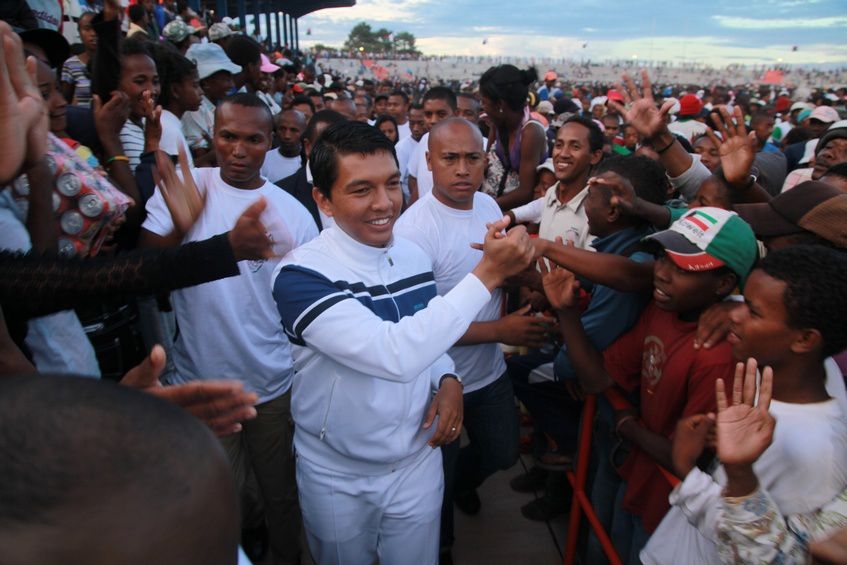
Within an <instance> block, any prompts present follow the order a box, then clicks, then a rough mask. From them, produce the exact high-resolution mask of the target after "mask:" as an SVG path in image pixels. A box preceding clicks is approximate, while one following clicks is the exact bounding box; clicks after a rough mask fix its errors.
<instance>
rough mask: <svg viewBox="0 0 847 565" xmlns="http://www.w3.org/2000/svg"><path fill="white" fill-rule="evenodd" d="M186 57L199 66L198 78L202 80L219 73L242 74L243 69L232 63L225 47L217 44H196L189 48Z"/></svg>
mask: <svg viewBox="0 0 847 565" xmlns="http://www.w3.org/2000/svg"><path fill="white" fill-rule="evenodd" d="M185 56H186V57H187V58H188V59H190V60H191V61H193V62H194V64H196V65H197V76H198V78H199V79H200V80H203V79H204V78H207V77H210V76H212V75H213V74H215V73H217V72H219V71H228V72H230V73H232V74H236V73H240V72H241V67H240V66H239V65H236V64H235V63H233V62H232V61H230V60H229V57H227V56H226V52H225V51H224V50H223V47H221V46H220V45H218V44H217V43H195V44H194V45H192V46H191V47H189V48H188V51H186V52H185Z"/></svg>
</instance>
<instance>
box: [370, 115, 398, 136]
mask: <svg viewBox="0 0 847 565" xmlns="http://www.w3.org/2000/svg"><path fill="white" fill-rule="evenodd" d="M385 122H391V123H392V124H394V130H395V131H396V132H397V141H400V128H398V127H397V120H396V119H395V118H394V116H389V115H388V114H381V115H380V116H379V117H378V118H377V119H376V121H375V122H374V126H373V127H375V128H376V129H379V126H380V125H382V124H384V123H385ZM380 131H381V130H380ZM386 137H388V136H386ZM395 143H396V142H395Z"/></svg>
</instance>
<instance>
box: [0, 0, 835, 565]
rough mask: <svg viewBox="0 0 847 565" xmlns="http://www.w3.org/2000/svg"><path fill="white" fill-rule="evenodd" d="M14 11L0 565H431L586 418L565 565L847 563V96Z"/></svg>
mask: <svg viewBox="0 0 847 565" xmlns="http://www.w3.org/2000/svg"><path fill="white" fill-rule="evenodd" d="M2 15H3V21H0V43H2V47H3V49H2V51H3V53H2V57H0V132H2V136H3V140H4V143H3V147H4V151H3V152H2V154H0V186H2V187H4V188H3V189H2V190H1V191H0V225H2V227H3V231H2V233H3V240H2V241H3V246H2V250H0V266H2V269H3V276H2V278H0V296H1V297H2V299H0V307H2V317H0V351H2V355H0V375H2V377H0V404H2V408H0V422H2V423H1V424H0V460H2V461H3V464H2V465H0V554H2V556H3V557H2V558H0V561H3V562H4V563H13V564H17V563H21V564H23V563H27V564H33V563H92V562H96V563H128V564H132V563H139V564H141V563H153V562H156V563H174V564H176V563H179V564H185V563H198V564H199V563H203V564H207V563H222V564H223V563H235V562H244V563H246V562H249V559H254V560H261V559H265V557H264V554H265V553H266V552H269V557H267V559H270V560H272V561H273V562H274V563H292V564H294V563H307V562H309V560H310V559H311V560H313V561H314V562H315V563H318V564H320V565H324V564H344V563H347V564H371V563H374V562H379V563H383V564H386V565H391V564H405V563H426V564H434V563H440V564H449V563H452V562H453V558H452V547H453V544H454V542H455V537H456V536H457V535H459V536H461V531H459V532H457V531H455V528H454V512H455V511H456V510H457V509H458V511H460V512H463V513H466V514H469V515H474V514H477V513H479V512H480V509H481V507H482V506H483V505H485V504H487V502H486V501H485V500H484V499H482V498H481V497H480V495H479V487H480V486H481V485H482V484H483V483H484V482H485V481H486V480H487V479H488V478H489V477H491V476H492V475H493V474H494V473H497V472H501V471H504V470H507V469H511V468H512V467H513V466H514V464H515V462H516V461H517V459H518V457H519V454H520V453H521V452H522V451H523V452H525V453H527V454H528V455H529V456H530V457H531V459H532V461H534V465H533V466H532V467H531V468H529V469H528V470H527V471H526V472H525V473H523V474H521V475H519V476H516V477H514V478H513V479H512V480H511V483H510V486H511V488H512V489H514V490H516V491H521V492H532V491H536V492H542V493H543V496H540V497H538V498H537V499H536V500H534V501H533V502H531V503H529V504H527V505H526V506H524V507H523V508H521V515H522V516H518V515H516V516H514V519H515V520H523V519H528V520H538V521H549V520H550V519H552V518H554V517H556V516H558V515H560V514H562V513H565V512H567V510H568V509H569V506H570V502H569V500H570V497H571V496H572V494H573V493H572V492H571V491H570V486H569V484H568V481H567V479H566V477H565V473H566V471H567V470H568V469H571V468H573V466H574V465H575V463H576V462H577V461H576V458H577V457H576V454H577V452H578V445H577V440H578V438H579V437H580V427H581V426H591V427H592V429H593V439H592V444H591V446H590V450H589V451H590V454H589V457H590V469H591V471H590V473H589V482H588V484H587V485H586V487H585V488H586V492H587V493H588V496H589V498H590V501H591V504H592V506H593V508H594V509H595V512H596V514H597V517H598V520H599V523H600V525H602V528H603V530H604V531H605V532H607V533H608V534H609V536H610V538H611V540H612V542H613V546H614V547H613V548H609V547H607V546H604V544H601V543H600V541H599V538H598V536H597V535H596V534H595V533H594V530H592V531H591V532H590V533H589V534H588V535H587V536H584V538H583V539H581V540H580V542H579V543H580V545H579V547H578V552H579V554H580V555H581V557H582V560H583V562H586V563H604V562H607V561H609V560H610V559H611V558H612V557H614V556H617V558H618V559H620V561H622V562H625V563H646V564H662V565H666V564H667V565H671V564H678V563H703V564H707V563H716V562H722V563H770V562H778V563H807V562H810V561H811V560H812V559H817V560H820V561H821V562H825V563H845V562H847V499H845V496H847V494H845V493H847V490H845V487H847V391H845V374H847V356H846V355H845V352H846V351H847V331H845V329H844V327H845V326H844V323H843V319H844V318H845V317H847V255H845V249H847V120H846V119H844V118H845V115H846V114H845V103H846V102H847V92H845V89H844V88H838V87H837V85H832V86H828V85H824V86H821V87H817V88H816V89H813V90H812V89H805V90H804V89H794V88H785V89H784V90H782V89H773V88H771V87H765V88H758V87H751V86H749V85H746V86H745V85H737V84H733V83H731V82H726V81H724V82H722V83H721V84H714V83H713V84H694V85H691V84H685V83H681V84H668V83H666V82H662V84H661V85H660V86H657V87H654V86H653V84H652V83H651V76H650V75H651V72H652V70H651V72H648V71H646V70H645V71H642V72H641V73H640V76H637V77H632V76H630V75H628V74H624V75H623V76H622V77H621V78H620V80H619V81H616V82H614V83H611V84H609V83H606V82H605V80H604V79H599V78H597V79H595V78H592V76H591V75H590V73H588V74H587V75H585V76H583V75H581V74H580V75H579V76H567V75H565V76H562V75H560V74H559V73H557V72H556V71H555V70H553V69H552V68H546V69H545V68H543V67H542V68H540V69H536V68H534V67H529V68H519V67H517V66H514V65H511V64H496V65H492V66H490V67H488V68H486V69H485V70H484V72H481V73H480V74H478V75H473V76H464V77H461V78H460V79H455V80H454V79H445V80H440V79H439V78H437V77H422V76H417V75H415V76H411V75H410V76H409V77H407V78H406V79H402V78H398V77H395V78H394V79H371V78H363V77H362V76H361V75H360V74H358V73H349V74H348V73H344V72H339V71H338V69H335V70H333V69H332V68H331V66H330V65H328V64H326V61H323V66H322V62H321V61H320V60H319V59H317V60H316V59H313V58H312V57H311V56H310V55H308V54H304V53H301V52H299V51H296V50H290V49H286V48H284V47H283V48H277V49H274V48H272V46H270V45H263V44H261V43H259V42H257V41H256V40H255V39H254V38H251V37H248V36H246V35H243V34H242V33H241V32H240V31H239V30H237V29H235V28H234V27H233V26H232V25H230V23H227V22H225V21H215V22H208V21H205V20H202V19H201V18H198V17H197V15H196V14H194V13H193V11H191V10H190V8H188V7H187V5H185V4H183V3H181V2H176V3H174V2H170V1H165V2H163V3H162V4H158V3H156V2H153V1H150V0H146V1H144V2H140V3H136V4H133V5H132V6H130V7H129V9H128V10H126V9H124V8H122V7H121V6H120V3H119V2H118V1H117V0H106V1H105V2H104V4H103V9H102V10H101V11H97V12H86V13H83V14H82V15H81V16H80V17H79V18H78V22H76V26H77V30H76V31H77V36H76V37H78V38H79V43H78V44H74V45H71V44H69V43H68V41H67V40H66V38H65V36H64V35H63V34H62V33H60V31H61V30H60V29H58V27H52V28H51V27H50V26H49V25H48V26H41V27H39V25H38V24H39V22H38V20H37V18H35V17H34V15H33V13H32V11H31V10H30V9H29V8H28V7H27V5H26V3H25V2H20V3H17V7H16V9H14V10H11V9H4V11H3V12H2ZM59 25H61V22H59ZM65 31H67V30H65ZM65 35H67V33H65ZM276 47H279V46H276ZM357 64H358V63H357ZM586 69H588V70H589V71H590V67H586ZM539 71H540V73H539ZM588 81H590V82H588ZM80 376H89V377H94V378H93V379H90V378H89V379H85V378H79V377H80ZM590 395H591V396H592V397H593V398H596V402H597V407H598V409H597V413H596V416H595V418H594V420H593V421H587V420H586V419H583V418H582V417H581V416H582V413H583V407H584V406H585V402H586V398H587V397H588V396H590ZM622 405H624V406H627V408H621V406H622ZM522 430H523V432H524V433H526V435H523V436H522ZM595 526H596V525H595ZM304 541H305V543H304Z"/></svg>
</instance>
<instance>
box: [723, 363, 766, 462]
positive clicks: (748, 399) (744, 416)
mask: <svg viewBox="0 0 847 565" xmlns="http://www.w3.org/2000/svg"><path fill="white" fill-rule="evenodd" d="M756 368H757V367H756V360H755V359H752V358H751V359H748V360H747V364H746V366H745V364H744V363H738V364H737V365H736V366H735V382H734V383H733V386H732V403H731V404H730V402H728V401H727V397H726V391H725V385H724V382H723V379H718V380H717V382H716V383H715V395H716V397H717V405H718V415H717V440H718V457H719V458H720V460H721V463H723V465H724V466H726V467H729V466H733V465H735V466H751V465H752V464H753V463H754V462H755V461H756V460H757V459H758V458H759V457H760V456H761V455H762V453H764V452H765V450H766V449H767V448H768V446H769V445H770V444H771V441H772V440H773V430H774V427H775V426H776V420H775V419H774V417H773V416H771V415H770V413H769V412H768V408H769V407H770V403H771V394H772V391H773V370H772V369H771V368H770V367H765V368H764V369H763V370H762V381H761V384H760V385H759V403H758V405H756V406H754V405H753V403H754V400H755V397H756Z"/></svg>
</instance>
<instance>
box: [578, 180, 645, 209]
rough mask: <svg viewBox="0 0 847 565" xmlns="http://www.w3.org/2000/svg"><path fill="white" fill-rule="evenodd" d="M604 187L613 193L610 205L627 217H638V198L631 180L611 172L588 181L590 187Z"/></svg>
mask: <svg viewBox="0 0 847 565" xmlns="http://www.w3.org/2000/svg"><path fill="white" fill-rule="evenodd" d="M596 185H600V186H604V187H606V188H607V189H609V191H610V192H611V193H612V196H611V199H610V201H609V203H610V204H611V205H612V206H614V207H616V208H617V209H618V210H620V211H621V213H623V214H625V215H627V216H637V215H638V196H637V195H636V194H635V188H634V187H633V186H632V183H631V182H629V179H627V178H625V177H622V176H621V175H619V174H617V173H613V172H611V171H609V172H606V173H602V174H601V175H599V176H596V177H591V178H590V179H588V186H589V187H592V186H596Z"/></svg>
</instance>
